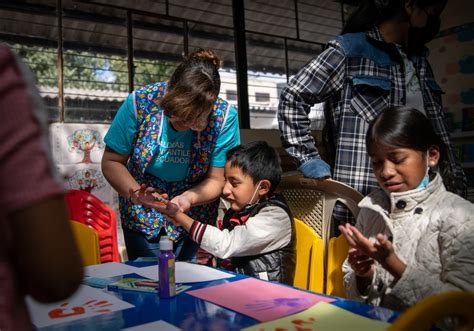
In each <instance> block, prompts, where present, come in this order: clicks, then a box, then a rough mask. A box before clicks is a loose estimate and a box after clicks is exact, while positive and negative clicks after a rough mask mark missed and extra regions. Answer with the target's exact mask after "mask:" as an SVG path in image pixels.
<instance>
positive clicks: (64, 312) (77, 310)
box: [48, 300, 112, 318]
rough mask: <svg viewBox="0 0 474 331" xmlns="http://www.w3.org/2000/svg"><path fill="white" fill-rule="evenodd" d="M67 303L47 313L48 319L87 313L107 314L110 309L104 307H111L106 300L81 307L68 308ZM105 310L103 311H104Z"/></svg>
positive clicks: (91, 301)
mask: <svg viewBox="0 0 474 331" xmlns="http://www.w3.org/2000/svg"><path fill="white" fill-rule="evenodd" d="M68 305H69V302H65V303H62V304H61V305H60V306H59V308H56V309H52V310H50V311H49V312H48V316H49V317H50V318H64V317H69V316H75V315H82V314H85V313H86V312H89V313H109V312H111V310H110V309H107V308H105V307H110V306H112V304H111V303H109V302H108V301H107V300H101V301H98V300H90V301H87V302H85V303H84V304H82V306H76V307H68ZM104 308H105V309H104Z"/></svg>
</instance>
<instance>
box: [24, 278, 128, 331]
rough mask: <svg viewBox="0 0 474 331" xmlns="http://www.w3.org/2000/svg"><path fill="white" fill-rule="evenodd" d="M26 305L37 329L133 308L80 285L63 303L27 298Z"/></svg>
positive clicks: (97, 290)
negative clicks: (46, 302)
mask: <svg viewBox="0 0 474 331" xmlns="http://www.w3.org/2000/svg"><path fill="white" fill-rule="evenodd" d="M26 304H27V306H28V310H29V311H30V315H31V319H32V321H33V324H34V325H35V326H36V327H37V328H42V327H45V326H50V325H55V324H60V323H64V322H71V321H74V320H78V319H81V318H88V317H91V316H97V315H101V314H107V313H110V312H113V311H118V310H124V309H128V308H132V307H135V306H134V305H132V304H130V303H128V302H125V301H122V300H120V299H118V298H117V297H115V296H112V295H110V294H107V293H105V292H104V291H102V290H99V289H95V288H92V287H89V286H86V285H81V286H80V287H79V289H78V290H77V292H76V293H75V294H74V295H73V296H71V297H70V298H68V299H66V300H63V301H59V302H56V303H48V304H44V303H39V302H37V301H35V300H34V299H33V298H31V297H27V298H26Z"/></svg>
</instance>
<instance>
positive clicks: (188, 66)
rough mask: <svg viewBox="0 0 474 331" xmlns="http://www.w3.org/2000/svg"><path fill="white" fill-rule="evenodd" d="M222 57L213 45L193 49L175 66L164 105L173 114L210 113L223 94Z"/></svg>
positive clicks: (184, 116)
mask: <svg viewBox="0 0 474 331" xmlns="http://www.w3.org/2000/svg"><path fill="white" fill-rule="evenodd" d="M221 64H222V61H221V60H220V59H219V58H218V57H217V55H216V53H215V52H214V51H212V50H210V49H198V50H196V51H195V52H193V53H191V54H190V55H189V56H188V57H187V58H185V59H184V61H183V62H182V63H181V64H180V65H179V66H178V67H177V68H176V69H175V71H174V72H173V75H172V76H171V78H170V81H169V83H168V91H167V92H166V94H165V96H164V98H163V100H162V101H161V107H163V109H164V111H165V114H166V115H167V116H169V117H178V118H180V119H182V120H186V121H187V120H193V119H195V118H196V117H199V116H201V117H202V118H203V120H205V122H206V123H207V117H208V115H209V112H210V111H211V109H212V107H213V105H214V104H215V102H216V100H217V96H218V95H219V90H220V88H221V79H220V76H219V68H220V66H221Z"/></svg>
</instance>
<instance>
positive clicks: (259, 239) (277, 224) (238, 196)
mask: <svg viewBox="0 0 474 331" xmlns="http://www.w3.org/2000/svg"><path fill="white" fill-rule="evenodd" d="M226 156H227V161H226V163H225V167H224V173H225V179H226V182H225V185H224V188H223V191H222V194H223V196H224V197H225V198H226V199H227V201H228V202H229V203H230V208H229V210H228V211H227V212H226V214H225V216H224V219H223V221H222V223H221V224H220V225H218V226H213V225H211V224H207V222H206V221H207V220H193V219H192V218H191V217H189V216H188V215H186V214H185V213H183V212H182V211H180V210H179V209H178V207H177V205H175V204H173V203H171V202H169V201H167V200H166V198H167V196H166V195H157V193H156V191H155V190H154V189H151V188H148V189H145V188H142V191H140V192H133V191H132V192H130V194H136V195H137V197H136V198H137V199H138V200H139V201H140V202H141V203H142V204H143V205H145V206H149V207H152V208H155V209H157V210H159V211H160V212H161V213H163V214H164V215H167V217H169V218H170V219H171V220H172V221H173V222H174V223H176V224H178V225H181V226H183V227H184V229H185V230H186V231H188V232H189V236H190V237H191V239H192V240H194V241H195V242H197V243H198V244H199V245H200V247H202V248H203V249H204V250H206V251H207V252H209V253H211V254H213V255H215V256H216V257H218V258H220V259H230V263H231V267H232V269H231V270H234V271H236V272H238V273H242V274H245V275H248V276H253V277H257V278H262V279H265V280H270V281H275V282H279V283H284V284H288V285H292V284H293V278H294V272H295V262H296V252H295V243H296V237H295V236H296V232H295V228H294V224H293V217H292V216H291V212H290V210H289V208H288V206H287V205H286V203H285V201H284V199H283V197H282V196H280V195H278V194H274V191H275V189H276V187H277V186H278V184H279V182H280V179H281V173H282V170H281V166H280V158H279V157H278V154H277V153H276V151H275V150H274V149H273V148H272V147H271V146H269V145H268V144H267V143H266V142H264V141H255V142H251V143H248V144H245V145H240V146H237V147H234V148H232V149H231V150H229V151H228V152H227V155H226ZM163 198H164V199H165V200H163ZM155 199H158V201H154V200H155ZM160 200H161V202H160Z"/></svg>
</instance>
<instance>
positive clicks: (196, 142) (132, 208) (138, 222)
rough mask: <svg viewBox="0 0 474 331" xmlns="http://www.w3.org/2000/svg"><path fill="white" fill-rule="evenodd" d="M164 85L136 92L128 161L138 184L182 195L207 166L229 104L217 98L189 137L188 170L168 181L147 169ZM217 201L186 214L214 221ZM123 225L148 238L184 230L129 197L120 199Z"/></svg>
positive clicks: (159, 123) (178, 234) (175, 234)
mask: <svg viewBox="0 0 474 331" xmlns="http://www.w3.org/2000/svg"><path fill="white" fill-rule="evenodd" d="M166 88H167V84H166V83H164V82H158V83H155V84H152V85H148V86H145V87H142V88H140V89H138V90H136V91H135V95H134V103H135V108H136V113H137V132H136V134H135V138H134V143H133V150H132V154H131V156H130V159H129V160H128V163H127V168H128V170H129V171H130V173H131V175H132V176H133V177H134V178H135V180H136V181H137V182H138V183H139V184H145V185H146V186H147V187H150V186H151V187H154V188H155V189H157V190H158V191H159V192H160V193H167V194H168V195H169V198H170V199H172V198H173V197H175V196H177V195H179V194H181V193H182V192H184V191H186V190H187V189H189V188H191V187H193V186H195V185H197V184H198V183H199V182H201V181H202V180H203V179H204V178H205V177H206V174H207V171H208V170H209V167H210V160H211V155H212V153H213V151H214V148H215V146H216V142H217V138H218V136H219V133H220V132H221V129H222V125H223V124H224V118H225V115H226V112H227V108H228V106H229V105H228V103H227V102H226V101H224V100H222V99H220V98H218V100H217V101H216V104H215V105H214V107H213V109H212V111H211V113H210V115H209V124H208V125H207V127H206V129H204V130H203V131H201V132H200V133H199V134H198V133H196V132H195V133H194V134H193V137H192V144H191V151H190V163H189V168H188V173H187V176H186V178H185V179H184V180H183V181H179V182H167V181H164V180H162V179H160V178H158V177H155V176H153V175H151V174H149V173H147V172H146V169H147V167H148V166H149V164H150V162H151V161H152V160H153V157H154V154H155V152H156V151H158V149H159V143H160V141H159V140H160V139H159V137H160V136H161V130H162V125H163V120H164V113H163V109H162V108H161V107H160V102H161V100H162V99H163V96H164V95H165V93H166ZM218 205H219V200H218V199H217V200H216V201H215V202H212V203H209V204H206V205H201V206H196V207H193V208H191V210H190V211H189V212H188V215H189V216H190V217H191V218H193V219H196V220H199V221H201V222H205V223H207V222H210V223H215V220H216V218H217V210H218ZM119 206H120V215H121V219H122V226H124V227H125V228H128V229H131V230H135V231H138V232H140V233H143V234H144V235H145V236H146V237H147V238H148V239H151V238H155V237H157V236H158V234H159V233H160V230H161V228H164V229H165V231H166V234H167V235H168V236H169V237H170V238H171V239H172V240H176V239H178V238H180V237H181V236H182V233H183V232H184V229H183V228H182V227H178V226H176V225H174V224H172V223H171V222H168V221H167V220H166V219H165V218H164V217H163V215H162V214H160V213H158V212H157V211H156V210H155V209H153V208H146V207H143V206H141V205H135V204H132V203H131V202H130V201H129V200H128V199H125V198H123V197H120V199H119Z"/></svg>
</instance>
